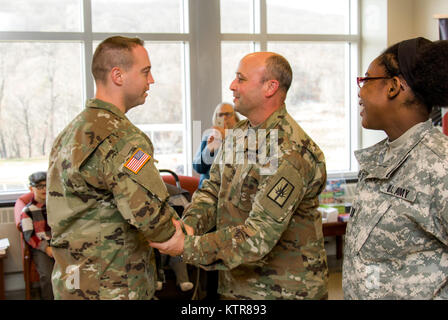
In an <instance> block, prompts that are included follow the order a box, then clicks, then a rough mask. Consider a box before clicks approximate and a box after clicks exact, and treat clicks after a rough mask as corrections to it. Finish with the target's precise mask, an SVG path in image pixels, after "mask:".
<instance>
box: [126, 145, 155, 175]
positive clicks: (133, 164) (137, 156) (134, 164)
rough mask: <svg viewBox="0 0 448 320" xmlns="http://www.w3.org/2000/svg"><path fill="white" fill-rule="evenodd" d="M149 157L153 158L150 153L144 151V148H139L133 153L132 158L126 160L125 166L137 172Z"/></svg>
mask: <svg viewBox="0 0 448 320" xmlns="http://www.w3.org/2000/svg"><path fill="white" fill-rule="evenodd" d="M149 159H151V156H150V155H149V154H147V153H146V152H144V151H143V150H142V149H137V151H135V152H134V154H133V155H132V157H131V159H129V160H128V162H126V164H125V165H124V167H125V168H128V169H129V170H131V171H132V172H134V173H135V174H137V173H138V172H139V171H140V169H141V168H142V167H143V165H144V164H145V163H146V162H148V160H149Z"/></svg>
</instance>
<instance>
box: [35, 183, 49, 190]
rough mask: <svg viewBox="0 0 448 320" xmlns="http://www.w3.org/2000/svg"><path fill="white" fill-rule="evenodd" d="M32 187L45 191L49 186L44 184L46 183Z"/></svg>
mask: <svg viewBox="0 0 448 320" xmlns="http://www.w3.org/2000/svg"><path fill="white" fill-rule="evenodd" d="M32 187H34V188H36V189H37V190H43V189H45V188H46V187H47V185H46V184H44V183H42V184H41V183H39V184H35V185H34V186H32Z"/></svg>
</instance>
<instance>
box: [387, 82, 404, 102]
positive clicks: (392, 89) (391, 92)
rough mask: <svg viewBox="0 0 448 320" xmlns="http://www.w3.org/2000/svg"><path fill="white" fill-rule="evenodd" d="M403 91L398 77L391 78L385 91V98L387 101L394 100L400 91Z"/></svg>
mask: <svg viewBox="0 0 448 320" xmlns="http://www.w3.org/2000/svg"><path fill="white" fill-rule="evenodd" d="M402 89H404V88H403V85H402V83H401V79H400V78H399V77H393V78H392V79H391V80H390V86H389V88H388V89H387V97H388V98H389V99H394V98H395V97H396V96H397V95H398V94H399V93H400V90H402Z"/></svg>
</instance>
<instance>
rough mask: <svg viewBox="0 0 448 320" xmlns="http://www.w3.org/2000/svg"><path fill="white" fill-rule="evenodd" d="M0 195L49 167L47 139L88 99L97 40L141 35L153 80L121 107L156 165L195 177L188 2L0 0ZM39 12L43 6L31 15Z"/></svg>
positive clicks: (21, 186)
mask: <svg viewBox="0 0 448 320" xmlns="http://www.w3.org/2000/svg"><path fill="white" fill-rule="evenodd" d="M0 7H1V8H2V10H1V12H0V18H1V19H0V72H1V73H0V195H1V194H6V193H13V192H23V191H24V190H26V189H27V182H28V176H29V175H30V174H31V173H33V172H35V171H39V170H47V168H48V156H49V153H50V150H51V146H52V143H53V141H54V139H55V138H56V136H57V135H58V134H59V132H60V131H61V130H62V129H63V128H64V127H65V126H66V125H67V124H68V123H69V122H70V121H71V120H72V119H73V118H74V117H75V116H76V114H78V113H79V112H80V111H81V110H82V109H83V108H84V106H85V100H86V98H92V97H93V96H94V83H93V78H92V76H91V72H90V64H91V60H92V55H93V52H94V50H95V48H96V46H97V45H98V44H99V42H101V41H102V40H103V39H105V38H107V37H109V36H112V35H116V34H123V35H126V36H130V37H133V36H138V37H140V38H141V39H143V40H145V46H146V48H147V49H148V52H149V56H150V59H151V63H152V66H153V67H152V74H153V76H154V78H155V83H154V84H153V85H152V86H151V88H150V92H149V97H148V99H147V101H146V103H145V104H144V105H142V106H139V107H137V108H134V109H132V110H130V111H129V112H128V113H127V116H128V117H129V118H130V120H131V121H132V122H133V123H134V124H135V125H137V126H138V127H139V128H140V129H142V130H143V131H144V132H145V133H146V134H148V136H149V137H150V138H151V140H152V142H153V144H154V147H155V158H156V159H157V160H158V161H159V162H158V166H159V168H160V169H162V168H163V169H171V170H174V171H176V172H177V173H179V174H187V173H191V169H189V167H190V165H189V164H190V163H191V160H189V157H190V155H189V153H188V152H187V147H186V146H187V142H188V139H189V136H190V135H189V133H188V131H187V125H186V119H187V114H188V107H189V101H188V99H187V97H188V94H187V89H186V88H187V87H188V83H189V75H188V68H186V67H185V65H186V57H188V48H189V41H190V36H189V26H188V1H187V0H64V1H60V0H32V1H31V0H15V1H9V0H0ZM36 12H39V14H38V15H37V14H36Z"/></svg>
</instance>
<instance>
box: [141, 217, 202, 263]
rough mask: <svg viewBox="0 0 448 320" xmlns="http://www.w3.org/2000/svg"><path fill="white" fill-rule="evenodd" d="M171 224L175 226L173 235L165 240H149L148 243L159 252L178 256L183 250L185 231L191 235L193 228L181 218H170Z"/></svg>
mask: <svg viewBox="0 0 448 320" xmlns="http://www.w3.org/2000/svg"><path fill="white" fill-rule="evenodd" d="M172 221H173V224H174V226H175V227H176V232H175V233H174V235H173V236H172V237H171V238H170V239H168V240H167V241H165V242H151V241H150V242H149V245H150V246H151V247H153V248H155V249H158V250H159V251H160V253H163V254H168V255H170V256H173V257H174V256H179V255H181V254H182V253H183V252H184V241H185V233H184V230H185V232H186V233H187V235H190V236H192V235H193V234H194V230H193V228H192V227H190V226H189V225H186V224H184V223H183V221H182V220H177V219H175V218H172Z"/></svg>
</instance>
